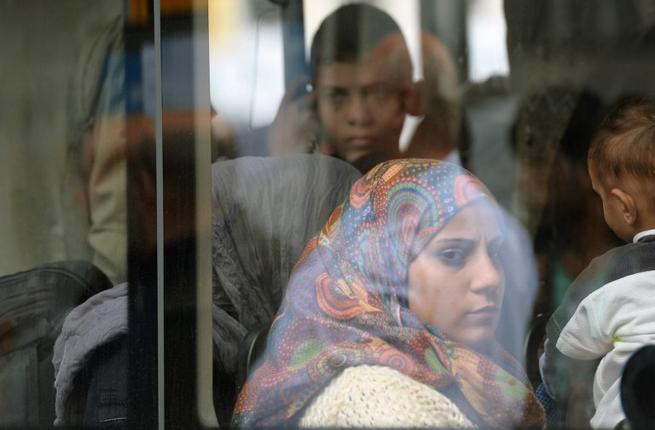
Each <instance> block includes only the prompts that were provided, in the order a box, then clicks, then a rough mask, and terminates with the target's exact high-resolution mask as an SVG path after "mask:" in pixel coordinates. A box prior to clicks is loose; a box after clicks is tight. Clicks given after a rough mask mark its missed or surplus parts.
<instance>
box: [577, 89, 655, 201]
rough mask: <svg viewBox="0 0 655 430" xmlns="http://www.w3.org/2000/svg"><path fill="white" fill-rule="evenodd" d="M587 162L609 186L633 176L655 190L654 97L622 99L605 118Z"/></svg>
mask: <svg viewBox="0 0 655 430" xmlns="http://www.w3.org/2000/svg"><path fill="white" fill-rule="evenodd" d="M588 162H589V164H590V165H593V166H594V168H595V169H596V171H597V172H598V177H599V178H600V181H601V182H602V183H603V185H604V186H606V187H612V186H614V185H615V184H616V183H617V182H618V181H620V180H622V179H625V177H626V176H630V177H632V178H634V179H636V180H637V181H638V182H639V183H640V184H643V185H644V186H645V187H646V189H650V190H652V189H655V188H653V186H654V185H655V99H652V98H646V97H630V98H625V99H622V100H621V101H620V102H619V103H617V104H616V106H615V107H614V108H613V109H612V110H610V113H609V114H608V115H607V116H606V117H605V119H603V121H602V122H601V124H600V127H599V128H598V131H597V132H596V135H595V136H594V138H593V140H592V142H591V146H590V147H589V155H588Z"/></svg>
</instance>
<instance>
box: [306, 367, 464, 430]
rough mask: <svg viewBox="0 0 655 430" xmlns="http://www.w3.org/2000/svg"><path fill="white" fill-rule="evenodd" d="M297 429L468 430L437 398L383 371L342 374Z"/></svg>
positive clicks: (443, 400)
mask: <svg viewBox="0 0 655 430" xmlns="http://www.w3.org/2000/svg"><path fill="white" fill-rule="evenodd" d="M300 426H301V427H387V428H389V427H442V428H471V427H474V425H473V424H472V423H471V422H470V421H469V420H468V419H467V418H466V417H465V416H464V414H463V413H462V412H461V411H460V410H459V408H458V407H457V406H455V404H454V403H453V402H451V401H450V400H449V399H448V398H447V397H445V396H444V395H443V394H441V393H439V392H438V391H436V390H434V389H432V388H431V387H429V386H427V385H425V384H422V383H420V382H418V381H415V380H413V379H411V378H410V377H408V376H405V375H403V374H402V373H400V372H398V371H397V370H394V369H391V368H389V367H383V366H357V367H349V368H347V369H346V370H344V371H343V372H342V373H341V375H339V376H338V377H336V378H335V379H334V380H333V381H332V382H331V383H330V384H329V385H328V386H327V387H326V388H325V389H324V390H323V391H322V392H321V393H320V394H319V395H318V396H317V397H316V399H314V401H313V402H312V403H311V404H310V406H309V407H308V408H307V410H306V411H305V414H304V415H303V418H302V419H301V421H300Z"/></svg>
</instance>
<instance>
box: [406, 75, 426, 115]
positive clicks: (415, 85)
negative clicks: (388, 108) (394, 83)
mask: <svg viewBox="0 0 655 430" xmlns="http://www.w3.org/2000/svg"><path fill="white" fill-rule="evenodd" d="M426 102H427V100H426V99H425V81H423V80H421V81H418V82H412V83H411V84H409V85H408V86H407V89H406V90H405V94H404V100H403V105H404V108H405V112H406V113H407V114H409V115H413V116H421V115H424V114H425V104H426Z"/></svg>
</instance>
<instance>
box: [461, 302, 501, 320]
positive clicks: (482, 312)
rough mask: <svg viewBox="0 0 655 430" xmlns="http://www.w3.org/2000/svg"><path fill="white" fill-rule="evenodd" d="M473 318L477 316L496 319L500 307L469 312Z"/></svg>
mask: <svg viewBox="0 0 655 430" xmlns="http://www.w3.org/2000/svg"><path fill="white" fill-rule="evenodd" d="M467 313H468V314H469V315H471V316H474V317H475V316H477V317H494V316H496V314H498V306H493V305H489V306H483V307H481V308H477V309H474V310H472V311H469V312H467Z"/></svg>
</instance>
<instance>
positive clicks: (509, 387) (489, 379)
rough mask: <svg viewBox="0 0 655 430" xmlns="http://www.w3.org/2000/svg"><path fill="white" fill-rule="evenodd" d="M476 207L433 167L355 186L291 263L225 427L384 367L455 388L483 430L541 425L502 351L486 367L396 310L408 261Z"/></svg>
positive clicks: (441, 167) (393, 172)
mask: <svg viewBox="0 0 655 430" xmlns="http://www.w3.org/2000/svg"><path fill="white" fill-rule="evenodd" d="M479 199H488V200H489V201H492V198H491V197H490V193H489V192H488V191H487V190H486V188H485V187H484V186H483V185H482V184H481V183H480V182H479V181H478V180H477V179H475V178H474V177H473V176H472V175H470V174H469V173H468V172H466V171H465V170H463V169H461V168H460V167H458V166H455V165H452V164H448V163H443V162H438V161H433V160H394V161H388V162H385V163H382V164H380V165H378V166H376V167H375V168H374V169H373V170H371V171H370V172H369V173H368V174H367V175H366V176H364V177H363V178H361V179H360V180H359V181H357V182H356V183H355V184H354V185H353V187H352V189H351V191H350V196H349V199H348V200H347V201H346V202H344V203H343V204H342V205H340V206H339V207H337V209H335V211H334V212H333V214H332V215H331V217H330V219H329V220H328V222H327V224H326V225H325V226H324V227H323V229H322V230H321V233H320V234H319V236H318V237H316V238H314V239H312V241H310V243H309V244H308V245H307V247H306V249H305V251H304V253H303V256H302V257H301V258H300V261H299V262H298V264H297V265H296V268H295V270H294V273H293V274H292V276H291V279H290V281H289V285H288V288H287V292H286V296H285V299H284V301H283V303H282V307H281V309H280V311H279V313H278V316H277V317H276V319H275V321H274V322H273V325H272V327H271V332H270V335H269V339H268V344H267V348H266V352H265V354H264V357H263V358H262V361H261V362H260V363H259V364H258V366H257V368H256V370H255V371H254V373H253V374H252V375H251V377H250V379H249V380H248V382H247V384H246V386H245V387H244V389H243V390H242V392H241V394H240V396H239V400H238V402H237V405H236V408H235V415H234V417H235V418H234V420H235V424H237V425H240V426H268V425H271V426H274V425H277V426H279V425H282V424H293V423H294V422H297V421H296V420H299V419H300V418H301V417H302V413H303V412H304V410H305V408H306V407H307V406H308V405H309V403H310V402H311V401H312V399H313V398H314V397H315V396H316V395H318V394H319V393H320V391H321V390H322V389H323V388H324V387H326V386H327V385H328V384H329V383H330V381H331V380H332V379H333V378H334V377H336V376H337V375H338V374H339V373H340V372H341V371H342V370H343V369H344V368H346V367H351V366H358V365H381V366H387V367H391V368H394V369H396V370H398V371H400V372H401V373H403V374H405V375H407V376H409V377H410V378H412V379H414V380H416V381H419V382H422V383H424V384H426V385H429V386H431V387H433V388H435V389H437V390H439V389H445V388H446V387H450V386H452V385H453V384H455V385H456V387H457V388H458V389H459V391H460V392H461V393H462V395H463V396H464V398H465V399H466V401H467V402H468V404H469V405H470V406H471V408H472V409H473V410H474V411H475V412H476V413H477V414H478V416H479V418H480V419H481V420H482V422H484V423H485V424H486V425H489V426H491V427H500V426H507V425H512V424H521V425H526V426H532V425H540V424H541V423H543V410H542V409H541V407H540V406H539V404H538V401H537V400H536V398H535V397H534V395H533V394H532V391H531V388H530V386H529V383H528V382H527V379H526V377H525V375H524V372H523V370H522V369H521V368H520V366H519V365H518V363H516V362H515V361H514V360H513V359H512V358H511V357H510V355H509V354H506V353H502V351H495V352H494V353H493V354H491V356H493V359H491V358H490V356H489V355H487V354H484V353H481V352H479V351H476V350H474V349H472V348H470V347H468V346H467V345H464V344H460V343H457V342H454V341H451V340H448V339H446V338H444V337H443V336H441V335H440V334H439V333H438V332H437V331H435V330H430V331H429V330H428V329H427V328H426V326H425V325H424V324H423V323H422V322H420V321H419V320H418V317H416V316H415V315H414V314H413V312H411V311H410V310H409V308H408V305H407V278H408V271H409V266H410V263H411V262H412V261H413V260H414V258H415V257H416V256H417V255H418V254H419V253H420V252H421V250H422V249H423V247H425V246H426V245H427V244H428V242H430V240H431V239H432V238H433V237H434V236H435V235H436V234H437V233H438V232H439V231H441V229H443V228H444V226H445V225H446V224H447V223H448V221H449V220H450V219H451V218H452V217H453V216H454V215H455V214H457V213H458V212H459V211H460V210H461V209H462V208H463V207H465V206H466V205H468V204H470V203H471V202H474V201H477V200H479ZM495 349H499V347H496V348H495Z"/></svg>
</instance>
